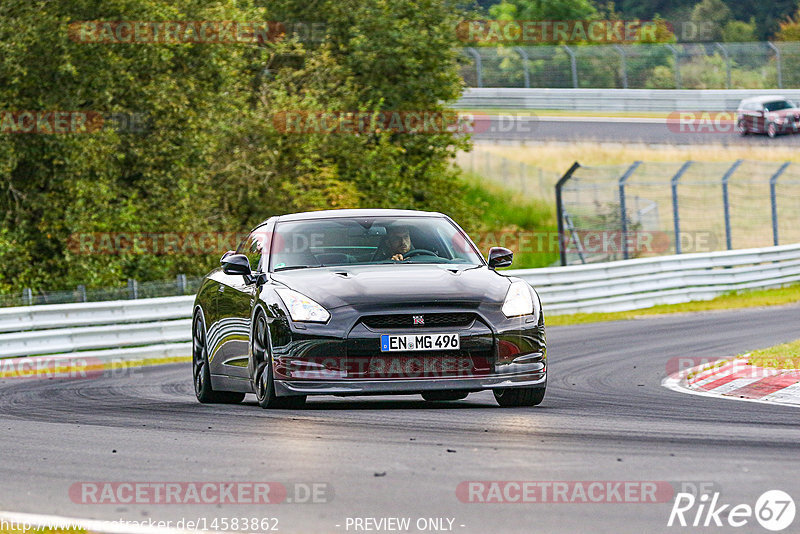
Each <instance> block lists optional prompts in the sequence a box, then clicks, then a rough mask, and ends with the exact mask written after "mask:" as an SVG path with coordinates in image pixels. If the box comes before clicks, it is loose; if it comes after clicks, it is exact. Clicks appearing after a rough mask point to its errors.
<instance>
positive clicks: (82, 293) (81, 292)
mask: <svg viewBox="0 0 800 534" xmlns="http://www.w3.org/2000/svg"><path fill="white" fill-rule="evenodd" d="M86 300H87V299H86V286H85V285H83V284H81V285H79V286H78V302H86Z"/></svg>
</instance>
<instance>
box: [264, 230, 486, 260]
mask: <svg viewBox="0 0 800 534" xmlns="http://www.w3.org/2000/svg"><path fill="white" fill-rule="evenodd" d="M397 263H444V264H462V265H483V259H482V258H481V256H480V254H479V253H478V252H477V251H476V250H475V248H474V246H473V245H472V243H471V242H470V241H469V239H468V238H467V237H466V236H465V235H464V233H463V232H462V231H461V230H459V229H458V227H456V226H455V225H454V224H453V223H452V222H450V221H449V220H447V219H445V218H442V217H363V218H358V217H353V218H344V217H341V218H338V217H337V218H330V219H317V220H306V221H287V222H278V223H277V224H276V225H275V234H274V238H273V239H272V246H271V253H270V270H271V271H283V270H290V269H304V268H311V267H323V266H333V265H371V264H397Z"/></svg>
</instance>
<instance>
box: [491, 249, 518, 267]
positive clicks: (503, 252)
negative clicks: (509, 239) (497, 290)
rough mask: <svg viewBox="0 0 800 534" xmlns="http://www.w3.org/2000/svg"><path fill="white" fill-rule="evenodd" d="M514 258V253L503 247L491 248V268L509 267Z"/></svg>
mask: <svg viewBox="0 0 800 534" xmlns="http://www.w3.org/2000/svg"><path fill="white" fill-rule="evenodd" d="M513 260H514V253H513V252H511V251H510V250H508V249H507V248H503V247H492V248H490V249H489V268H490V269H497V268H498V267H508V266H509V265H511V262H512V261H513Z"/></svg>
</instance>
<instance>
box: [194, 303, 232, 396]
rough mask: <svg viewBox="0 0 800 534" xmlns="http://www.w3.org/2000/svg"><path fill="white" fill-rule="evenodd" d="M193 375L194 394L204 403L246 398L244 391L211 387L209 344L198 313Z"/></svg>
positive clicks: (195, 328)
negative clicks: (236, 391) (238, 391)
mask: <svg viewBox="0 0 800 534" xmlns="http://www.w3.org/2000/svg"><path fill="white" fill-rule="evenodd" d="M192 376H193V378H194V395H195V397H197V400H198V401H200V402H201V403H203V404H215V403H218V404H236V403H239V402H242V400H244V393H235V392H233V391H214V389H213V388H212V387H211V371H209V368H208V346H207V342H206V329H205V325H204V324H203V319H202V318H201V317H200V316H199V315H198V316H197V317H195V320H194V328H192Z"/></svg>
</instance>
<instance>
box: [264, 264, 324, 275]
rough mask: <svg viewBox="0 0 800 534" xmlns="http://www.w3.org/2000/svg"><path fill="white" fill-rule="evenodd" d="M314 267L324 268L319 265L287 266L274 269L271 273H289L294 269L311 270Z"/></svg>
mask: <svg viewBox="0 0 800 534" xmlns="http://www.w3.org/2000/svg"><path fill="white" fill-rule="evenodd" d="M315 267H325V266H324V265H322V264H321V263H320V264H319V265H287V266H285V267H275V268H274V269H273V270H272V271H273V272H276V273H277V272H278V271H291V270H294V269H313V268H315Z"/></svg>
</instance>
